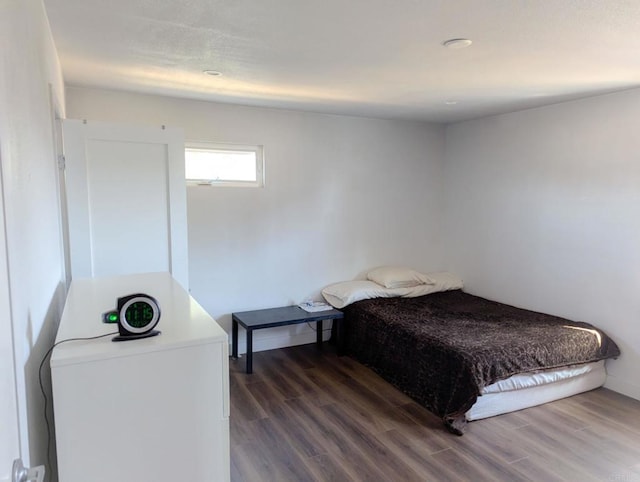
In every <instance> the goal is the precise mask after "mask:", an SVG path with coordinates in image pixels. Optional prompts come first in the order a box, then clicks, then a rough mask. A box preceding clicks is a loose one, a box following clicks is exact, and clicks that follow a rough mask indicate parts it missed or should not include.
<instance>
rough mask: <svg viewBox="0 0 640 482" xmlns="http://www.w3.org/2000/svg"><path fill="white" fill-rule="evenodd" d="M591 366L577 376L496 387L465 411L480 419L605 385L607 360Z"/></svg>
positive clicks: (468, 415) (469, 416) (471, 418)
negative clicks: (512, 387) (515, 387)
mask: <svg viewBox="0 0 640 482" xmlns="http://www.w3.org/2000/svg"><path fill="white" fill-rule="evenodd" d="M588 365H590V368H589V370H586V371H583V372H582V373H581V374H579V375H577V376H572V377H568V378H566V377H565V378H562V379H559V380H557V381H554V382H548V383H544V384H537V385H531V386H528V387H527V388H522V389H519V390H507V391H502V392H500V391H496V392H492V393H486V394H483V395H481V396H480V397H478V400H477V401H476V403H475V404H474V405H473V407H471V408H470V409H469V411H468V412H467V413H466V414H465V416H466V419H467V420H469V421H472V420H480V419H483V418H488V417H493V416H495V415H501V414H504V413H509V412H514V411H516V410H522V409H525V408H529V407H534V406H536V405H541V404H543V403H548V402H551V401H554V400H559V399H561V398H565V397H570V396H572V395H576V394H578V393H582V392H586V391H589V390H593V389H595V388H598V387H601V386H602V385H604V382H605V380H606V378H607V372H606V370H605V366H604V362H603V361H602V362H595V363H592V364H588Z"/></svg>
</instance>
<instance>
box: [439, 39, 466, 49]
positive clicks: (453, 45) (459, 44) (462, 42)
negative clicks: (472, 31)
mask: <svg viewBox="0 0 640 482" xmlns="http://www.w3.org/2000/svg"><path fill="white" fill-rule="evenodd" d="M472 43H473V42H472V41H471V40H469V39H467V38H452V39H449V40H445V41H444V42H442V45H444V46H445V47H447V48H449V49H464V48H467V47H468V46H469V45H471V44H472Z"/></svg>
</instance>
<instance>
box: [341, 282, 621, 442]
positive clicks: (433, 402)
mask: <svg viewBox="0 0 640 482" xmlns="http://www.w3.org/2000/svg"><path fill="white" fill-rule="evenodd" d="M343 311H344V314H345V323H344V325H345V343H346V349H347V350H348V352H349V353H350V354H352V355H353V356H355V357H356V358H357V359H358V360H359V361H361V362H362V363H364V364H365V365H368V366H370V367H371V368H373V369H374V370H375V371H376V372H378V373H379V374H380V375H381V376H382V377H384V378H385V379H387V380H388V381H389V382H391V383H392V384H394V385H395V386H396V387H398V388H399V389H400V390H402V391H404V392H405V393H407V394H408V395H409V396H411V397H412V398H414V399H415V400H416V401H418V402H419V403H421V404H422V405H424V406H425V407H426V408H428V409H429V410H431V411H432V412H433V413H435V414H436V415H438V416H439V417H441V418H442V419H443V421H444V422H445V425H446V426H447V428H448V429H449V430H451V431H452V432H454V433H456V434H458V435H461V434H462V433H463V432H464V430H465V426H466V420H465V416H464V414H465V412H466V411H467V410H469V408H471V406H472V405H473V404H474V403H475V401H476V399H477V397H478V395H479V394H480V391H481V389H482V388H483V387H485V386H487V385H490V384H492V383H494V382H496V381H498V380H501V379H504V378H508V377H510V376H512V375H514V374H516V373H522V372H530V371H534V370H540V369H547V368H556V367H563V366H567V365H574V364H578V363H586V362H593V361H597V360H601V359H604V358H611V357H617V356H618V355H619V354H620V350H619V349H618V347H617V345H616V344H615V343H614V342H613V340H611V339H610V338H609V337H608V336H607V335H606V334H605V333H604V332H602V331H601V330H598V329H596V328H595V327H593V326H592V325H590V324H588V323H582V322H575V321H569V320H566V319H563V318H559V317H556V316H551V315H545V314H542V313H536V312H532V311H528V310H523V309H520V308H515V307H513V306H508V305H504V304H501V303H497V302H494V301H489V300H486V299H484V298H479V297H477V296H473V295H470V294H467V293H464V292H462V291H460V290H455V291H447V292H442V293H434V294H430V295H426V296H421V297H418V298H377V299H372V300H363V301H358V302H356V303H353V304H352V305H349V306H347V307H345V308H344V310H343Z"/></svg>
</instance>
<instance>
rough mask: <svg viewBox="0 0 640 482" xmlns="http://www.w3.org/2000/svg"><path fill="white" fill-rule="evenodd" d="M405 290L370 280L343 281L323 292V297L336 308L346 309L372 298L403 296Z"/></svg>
mask: <svg viewBox="0 0 640 482" xmlns="http://www.w3.org/2000/svg"><path fill="white" fill-rule="evenodd" d="M404 291H406V290H405V289H402V288H401V289H389V288H385V287H383V286H380V285H379V284H377V283H374V282H373V281H369V280H356V281H342V282H340V283H334V284H331V285H329V286H327V287H326V288H324V289H323V290H322V296H324V299H325V300H327V302H328V303H329V304H330V305H331V306H333V307H335V308H344V307H345V306H347V305H350V304H351V303H355V302H356V301H360V300H367V299H370V298H391V297H393V296H402V294H403V293H404Z"/></svg>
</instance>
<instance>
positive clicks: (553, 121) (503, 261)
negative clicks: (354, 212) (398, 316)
mask: <svg viewBox="0 0 640 482" xmlns="http://www.w3.org/2000/svg"><path fill="white" fill-rule="evenodd" d="M639 125H640V90H632V91H627V92H623V93H617V94H611V95H605V96H600V97H594V98H590V99H585V100H580V101H574V102H569V103H563V104H558V105H553V106H549V107H544V108H539V109H532V110H527V111H522V112H516V113H512V114H507V115H501V116H496V117H490V118H484V119H480V120H476V121H469V122H464V123H459V124H455V125H451V126H449V127H448V128H447V131H446V163H445V165H446V168H445V179H446V181H445V185H446V190H445V192H446V199H445V213H446V214H445V219H446V224H447V228H446V233H447V235H446V243H445V244H446V246H447V247H448V253H447V258H448V260H449V262H450V265H449V268H450V269H451V270H453V271H456V272H458V273H459V274H460V275H462V276H463V277H464V279H465V282H466V287H467V290H468V291H470V292H472V293H475V294H478V295H481V296H485V297H488V298H493V299H497V300H500V301H504V302H508V303H511V304H514V305H518V306H522V307H525V308H530V309H534V310H540V311H545V312H549V313H553V314H557V315H563V316H566V317H569V318H572V319H578V320H583V321H587V322H590V323H593V324H595V325H597V326H599V327H601V328H603V329H604V330H605V331H607V332H608V334H609V335H611V336H612V337H613V338H614V340H615V341H616V342H617V343H618V345H619V346H620V349H621V351H622V356H621V357H620V358H619V359H618V360H617V361H611V362H610V363H609V364H608V371H609V378H608V381H607V386H608V387H610V388H612V389H614V390H616V391H620V392H622V393H625V394H627V395H630V396H633V397H635V398H638V399H640V378H638V375H637V370H638V366H640V136H639V135H638V126H639Z"/></svg>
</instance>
